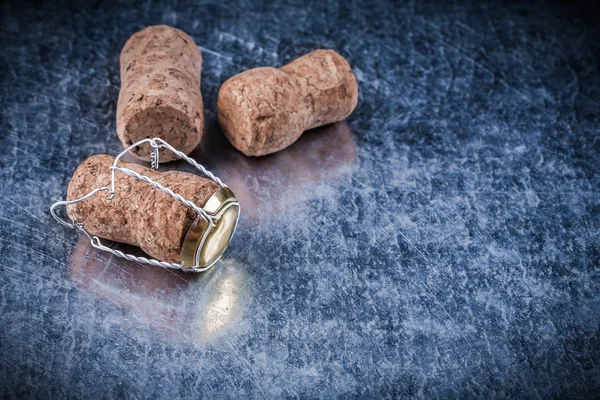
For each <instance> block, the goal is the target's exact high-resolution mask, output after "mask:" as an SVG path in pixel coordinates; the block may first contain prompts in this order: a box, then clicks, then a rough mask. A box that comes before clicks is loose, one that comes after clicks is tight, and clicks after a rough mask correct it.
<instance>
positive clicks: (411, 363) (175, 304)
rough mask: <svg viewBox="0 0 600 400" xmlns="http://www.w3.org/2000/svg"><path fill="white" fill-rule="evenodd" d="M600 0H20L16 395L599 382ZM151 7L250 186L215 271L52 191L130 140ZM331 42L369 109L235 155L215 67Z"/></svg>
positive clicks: (13, 110) (1, 217)
mask: <svg viewBox="0 0 600 400" xmlns="http://www.w3.org/2000/svg"><path fill="white" fill-rule="evenodd" d="M593 11H594V10H592V9H591V8H589V7H588V6H585V5H583V4H579V5H569V3H566V2H565V4H564V5H561V4H560V3H557V2H554V3H553V4H552V5H545V6H544V5H537V6H532V5H520V6H519V5H505V4H502V3H500V2H494V1H492V2H486V3H480V2H464V3H460V4H459V3H452V2H443V1H439V2H409V3H406V4H402V5H401V4H394V3H392V2H390V3H381V2H374V3H373V2H364V3H363V2H360V1H344V2H339V3H331V2H314V3H313V2H310V3H307V2H305V1H295V2H287V1H286V2H278V3H275V4H270V3H268V2H251V1H241V2H234V3H229V2H225V1H200V2H195V3H193V4H192V3H187V2H181V3H174V2H173V3H170V2H161V1H158V2H157V1H155V2H151V1H145V2H139V3H135V4H130V3H123V4H116V2H105V3H102V2H100V3H91V4H85V3H82V4H77V3H69V4H61V3H60V2H47V3H42V4H38V5H37V6H35V7H34V6H33V5H32V4H28V3H25V2H17V1H5V2H3V3H2V4H1V5H0V26H1V28H0V29H1V31H0V48H1V51H0V72H1V74H0V77H1V78H0V79H1V80H2V81H1V88H0V146H1V148H0V150H1V151H0V204H1V206H0V316H1V317H0V318H1V321H0V364H1V365H0V396H1V397H38V398H62V397H69V398H98V397H129V398H140V397H144V398H145V397H164V398H176V397H188V398H190V397H191V398H195V397H204V398H218V397H223V398H242V397H244V398H245V397H248V398H282V397H290V398H293V397H302V398H319V397H326V398H330V397H344V398H352V397H357V398H385V397H389V398H392V397H393V398H405V397H406V398H447V397H452V398H469V397H480V398H506V397H513V398H548V397H560V398H566V397H576V398H582V397H593V396H594V395H595V394H597V392H598V390H600V371H599V362H600V334H599V321H600V297H599V295H598V290H599V287H600V277H599V273H598V267H599V263H600V234H599V233H600V167H599V165H600V154H599V153H600V140H599V139H600V130H599V124H598V123H599V115H600V81H599V79H600V68H599V67H600V65H599V57H598V49H599V46H598V44H599V43H598V38H599V35H598V29H597V20H598V18H597V17H596V16H595V15H596V14H593ZM156 23H166V24H170V25H173V26H176V27H178V28H180V29H183V30H184V31H186V32H187V33H189V34H190V35H191V36H192V37H194V39H195V40H196V42H197V43H198V44H199V45H200V46H201V47H202V48H203V56H204V63H203V64H204V65H203V71H202V93H203V96H204V100H205V109H206V134H205V140H204V141H203V143H202V147H201V148H200V149H198V150H197V151H195V152H194V153H193V154H192V155H193V156H194V157H195V158H196V159H198V160H199V161H200V162H202V163H205V164H206V165H207V167H209V168H211V169H212V170H213V171H214V172H215V173H217V175H218V176H220V177H221V178H223V180H224V181H225V182H226V183H227V184H229V185H230V186H231V188H232V189H233V190H234V191H235V193H236V194H237V195H238V197H239V199H240V201H241V203H242V210H243V211H242V212H243V214H242V219H241V221H240V225H239V229H238V232H237V234H236V237H235V238H234V241H233V243H232V244H231V246H230V248H229V249H228V251H227V252H226V254H225V257H224V259H223V261H222V262H221V263H220V264H219V265H218V266H217V267H216V268H214V270H212V271H211V272H210V273H206V274H201V275H189V274H183V273H174V272H171V271H165V270H161V269H158V268H153V267H148V266H143V265H136V264H133V263H129V262H124V261H122V260H119V259H115V258H111V257H109V256H106V255H105V254H101V253H99V252H98V251H95V250H94V249H92V248H91V247H90V245H89V244H88V243H87V241H86V240H84V239H82V238H81V237H80V235H79V234H78V233H77V232H75V231H70V230H68V229H63V227H61V226H59V225H58V224H57V223H55V221H54V220H53V219H52V217H51V216H50V214H49V212H48V208H49V206H50V204H51V203H52V202H54V201H56V200H58V199H60V198H63V197H64V196H65V194H66V185H67V183H68V181H69V178H70V176H71V174H72V173H73V171H74V170H75V168H76V166H77V165H78V164H79V163H80V162H81V161H83V160H84V159H85V158H86V157H87V156H89V155H92V154H97V153H108V154H112V155H115V154H117V153H118V152H119V151H120V148H121V147H120V144H119V142H118V140H117V138H116V134H115V108H116V100H117V95H118V91H119V72H118V71H119V69H118V57H119V52H120V49H121V47H122V46H123V44H124V43H125V40H126V39H127V38H128V37H129V36H130V35H131V34H132V33H134V32H135V31H137V30H139V29H141V28H142V27H144V26H146V25H149V24H156ZM316 48H333V49H336V50H337V51H339V52H340V53H341V54H343V55H344V56H345V57H347V59H348V60H349V62H350V64H351V65H352V67H353V69H354V73H355V75H356V77H357V80H358V83H359V89H360V100H359V105H358V108H357V109H356V111H355V112H354V113H353V114H352V115H351V116H350V117H349V118H348V120H347V121H346V122H343V123H338V124H334V125H331V126H328V127H325V128H321V129H318V130H315V131H312V132H308V133H306V134H305V135H304V136H303V137H302V138H301V139H300V140H299V141H298V142H297V143H296V144H294V145H293V146H291V147H290V148H289V149H287V150H285V151H282V152H280V153H277V154H274V155H272V156H268V157H264V158H260V159H251V158H247V157H244V156H243V155H241V154H240V153H238V152H237V151H235V150H234V149H233V148H232V147H231V146H230V145H229V144H228V143H227V141H226V140H225V139H224V137H223V136H222V134H221V132H220V129H219V127H218V124H217V122H216V115H215V109H216V96H217V92H218V89H219V86H220V84H221V83H222V82H223V81H224V80H225V79H227V78H228V77H230V76H232V75H233V74H236V73H238V72H240V71H242V70H244V69H247V68H251V67H257V66H265V65H272V66H279V65H282V64H283V63H286V62H288V61H290V60H292V59H294V58H296V57H298V56H300V55H302V54H304V53H307V52H309V51H311V50H313V49H316ZM177 167H183V166H182V165H181V164H179V165H177Z"/></svg>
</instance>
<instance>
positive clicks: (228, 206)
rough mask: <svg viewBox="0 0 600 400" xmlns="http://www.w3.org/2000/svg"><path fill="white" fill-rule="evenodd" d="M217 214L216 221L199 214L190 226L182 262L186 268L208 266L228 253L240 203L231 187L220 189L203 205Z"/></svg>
mask: <svg viewBox="0 0 600 400" xmlns="http://www.w3.org/2000/svg"><path fill="white" fill-rule="evenodd" d="M202 208H203V209H204V211H206V213H207V214H209V215H210V216H211V217H214V218H213V219H212V221H209V220H207V219H205V218H204V217H203V216H201V215H199V216H198V217H197V218H196V220H195V221H194V222H193V223H192V225H191V226H190V229H189V230H188V232H187V234H186V236H185V239H184V240H183V245H182V246H181V262H182V264H183V266H185V267H195V268H206V267H208V266H210V265H212V264H213V263H215V262H216V261H217V260H218V259H219V258H220V257H221V256H222V255H223V253H224V252H225V249H226V248H227V246H228V245H229V242H230V241H231V237H232V236H233V232H235V228H236V226H237V222H238V218H239V214H240V206H239V203H238V201H237V199H236V198H235V195H234V194H233V192H232V191H231V189H229V188H228V187H222V188H221V189H219V190H217V191H216V192H215V193H214V194H213V195H212V196H211V197H210V198H209V199H208V201H207V202H206V204H205V205H204V207H202Z"/></svg>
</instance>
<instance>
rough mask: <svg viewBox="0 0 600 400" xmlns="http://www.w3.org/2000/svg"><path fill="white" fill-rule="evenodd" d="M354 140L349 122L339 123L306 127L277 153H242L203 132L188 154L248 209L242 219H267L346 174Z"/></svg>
mask: <svg viewBox="0 0 600 400" xmlns="http://www.w3.org/2000/svg"><path fill="white" fill-rule="evenodd" d="M356 152H357V149H356V143H355V142H354V138H353V136H352V132H351V131H350V128H349V127H348V124H347V123H346V122H345V121H343V122H338V123H335V124H330V125H326V126H324V127H321V128H317V129H313V130H311V131H308V132H305V133H304V134H303V135H302V136H301V137H300V139H299V140H298V141H297V142H296V143H294V144H293V145H291V146H290V147H288V148H287V149H284V150H282V151H280V152H277V153H274V154H270V155H268V156H264V157H258V158H254V157H247V156H245V155H243V154H242V153H240V152H239V151H237V150H236V149H235V148H233V147H232V146H231V145H230V144H229V142H227V139H225V138H224V137H223V136H222V135H206V138H205V140H204V141H203V142H202V145H201V147H200V148H199V149H198V150H196V152H194V153H192V156H193V157H195V158H198V159H200V160H202V161H204V162H210V163H211V164H212V165H211V168H213V169H215V171H217V172H218V173H219V174H220V175H222V176H223V178H224V179H225V180H226V182H227V183H228V185H229V186H230V187H231V188H232V190H233V191H234V192H235V194H236V196H237V198H238V200H239V202H240V204H241V205H242V207H243V208H244V209H245V210H247V211H248V212H247V213H245V214H244V217H243V218H244V219H247V218H249V219H255V220H257V219H264V218H272V217H277V216H279V215H282V214H284V213H289V212H290V210H291V206H293V205H294V204H297V203H298V202H300V201H306V200H311V199H315V198H319V197H320V196H322V193H319V191H318V188H319V187H322V186H327V187H328V188H329V189H330V188H331V186H335V185H332V181H336V180H343V179H344V177H348V178H349V177H350V175H351V174H349V173H348V172H349V171H350V169H351V168H352V167H353V166H354V164H355V163H356V157H357V155H356Z"/></svg>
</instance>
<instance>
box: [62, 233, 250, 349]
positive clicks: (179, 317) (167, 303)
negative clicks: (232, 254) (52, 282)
mask: <svg viewBox="0 0 600 400" xmlns="http://www.w3.org/2000/svg"><path fill="white" fill-rule="evenodd" d="M116 246H119V249H120V250H122V251H125V252H132V253H134V254H135V253H136V251H137V252H140V251H139V250H138V249H137V248H136V247H133V246H126V245H120V244H117V245H116ZM69 273H70V277H71V279H72V280H73V281H74V282H75V285H76V287H77V288H78V289H80V290H82V291H85V292H86V293H91V294H93V295H94V296H96V297H97V298H98V299H101V300H106V301H109V302H111V303H114V304H117V305H118V306H120V307H122V308H123V309H125V310H126V311H127V312H129V313H131V315H132V316H134V317H135V319H136V320H137V323H136V324H135V326H132V327H131V328H132V329H133V330H136V329H139V328H140V327H144V326H149V328H150V329H151V330H152V331H153V333H155V334H156V335H157V337H162V338H163V339H165V340H167V341H184V342H186V343H188V344H192V345H203V344H209V343H211V342H213V341H214V340H216V339H218V338H219V337H221V336H222V335H224V334H235V333H237V332H238V331H239V330H240V329H243V327H242V326H240V325H239V322H240V321H242V320H243V318H242V317H243V313H244V311H245V308H246V306H247V304H248V301H249V300H250V294H249V286H248V285H247V280H246V279H245V274H246V272H245V268H243V266H242V265H239V264H238V263H237V262H235V261H234V260H231V259H224V260H222V261H219V262H217V264H216V265H215V266H214V267H213V268H212V269H211V270H209V271H206V272H204V273H201V274H194V273H185V272H181V271H174V270H167V269H163V268H159V267H154V266H149V265H142V264H138V263H134V262H130V261H127V260H124V259H121V258H118V257H114V256H112V255H111V254H109V253H106V252H102V251H100V250H97V249H95V248H93V247H92V246H91V244H90V243H89V239H87V237H85V236H82V237H81V239H80V240H79V242H78V244H77V247H76V248H75V250H74V251H73V253H72V255H71V260H70V265H69Z"/></svg>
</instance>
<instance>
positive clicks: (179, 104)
mask: <svg viewBox="0 0 600 400" xmlns="http://www.w3.org/2000/svg"><path fill="white" fill-rule="evenodd" d="M120 64H121V91H120V92H119V101H118V103H117V136H118V137H119V139H120V140H121V142H122V143H123V146H125V147H129V146H131V145H132V144H133V143H135V142H137V141H138V140H140V139H144V138H148V137H159V138H161V139H164V140H166V141H167V142H169V143H170V144H171V145H173V146H174V147H175V148H176V149H178V150H180V151H182V152H184V153H186V154H189V153H190V152H191V151H192V150H194V149H195V148H196V147H197V146H198V144H199V143H200V139H201V138H202V133H203V130H204V109H203V104H202V95H201V94H200V71H201V69H202V55H201V54H200V50H199V48H198V46H196V43H194V40H193V39H192V38H191V37H189V36H188V35H186V34H185V33H184V32H182V31H180V30H179V29H175V28H171V27H169V26H166V25H157V26H149V27H147V28H145V29H142V30H141V31H139V32H137V33H135V34H134V35H133V36H131V38H129V40H128V41H127V43H125V46H123V50H122V51H121V59H120ZM131 153H132V154H133V155H134V156H136V157H138V158H140V159H142V160H145V161H148V160H149V159H150V158H149V156H150V146H149V145H148V144H144V145H142V146H140V147H137V148H135V149H133V150H131ZM175 159H177V156H175V155H174V154H173V153H171V152H166V151H164V150H161V153H160V160H161V161H164V162H166V161H172V160H175Z"/></svg>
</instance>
